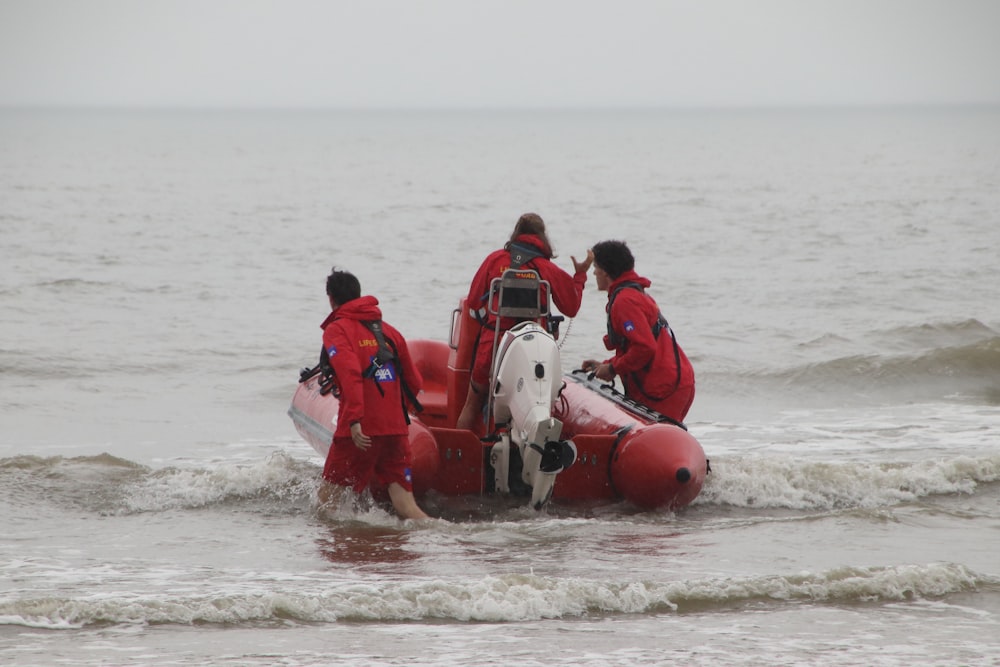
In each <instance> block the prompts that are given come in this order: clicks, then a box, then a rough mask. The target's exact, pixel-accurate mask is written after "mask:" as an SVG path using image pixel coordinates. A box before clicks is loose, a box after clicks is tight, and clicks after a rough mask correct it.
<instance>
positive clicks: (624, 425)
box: [289, 340, 707, 509]
mask: <svg viewBox="0 0 1000 667" xmlns="http://www.w3.org/2000/svg"><path fill="white" fill-rule="evenodd" d="M409 347H410V351H411V354H413V356H414V359H415V360H416V362H417V366H418V368H419V369H420V372H421V374H422V375H423V377H424V392H423V393H422V394H421V395H420V401H421V403H422V404H423V406H424V411H423V412H421V413H420V415H419V416H414V417H413V418H412V424H411V426H410V444H411V446H412V449H413V457H414V465H413V481H414V491H415V492H416V493H417V494H418V495H419V494H422V493H424V492H426V491H428V490H431V489H433V490H435V491H437V492H439V493H441V494H444V495H466V494H486V493H491V492H492V490H493V486H494V483H493V476H494V473H493V469H492V467H491V465H490V463H489V454H490V448H491V447H492V443H484V442H482V441H481V440H480V439H479V437H477V436H476V435H475V434H473V433H472V432H471V431H468V430H457V429H454V428H451V427H452V426H454V424H455V419H456V417H457V415H458V411H459V410H460V409H461V406H462V404H463V403H464V401H465V392H464V390H465V387H466V386H467V384H468V371H467V370H464V371H463V370H461V369H463V368H468V364H467V363H463V361H462V359H461V357H462V355H463V345H462V344H458V345H456V347H455V348H452V347H450V346H449V345H448V344H447V343H444V342H439V341H430V340H414V341H412V342H411V343H410V346H409ZM564 378H565V381H566V382H565V387H564V388H563V390H562V393H561V395H560V400H559V401H558V402H557V404H556V406H555V410H554V416H555V417H557V418H558V419H560V420H561V421H562V422H563V431H562V437H563V438H564V439H571V440H573V442H574V444H575V445H576V448H577V454H578V457H577V461H576V463H574V464H573V465H572V466H570V467H569V468H567V469H566V470H563V471H562V472H561V473H559V475H558V477H557V479H556V483H555V490H554V492H553V498H564V499H580V500H582V499H588V500H602V499H607V500H613V499H619V498H624V499H626V500H628V501H630V502H632V503H634V504H635V505H637V506H638V507H641V508H645V509H659V508H664V509H675V508H678V507H682V506H684V505H687V504H688V503H690V502H691V501H692V500H694V498H695V497H697V495H698V493H699V492H700V491H701V487H702V484H703V483H704V480H705V474H706V473H707V461H706V459H705V453H704V451H703V450H702V447H701V445H700V444H699V443H698V441H697V440H696V439H695V438H694V437H692V436H691V434H689V433H688V432H687V431H685V430H684V429H682V428H680V427H678V426H675V425H673V424H667V423H657V421H656V415H655V414H650V413H646V414H644V413H643V411H642V409H641V408H638V407H637V406H634V405H629V403H628V402H627V401H624V400H623V398H622V397H621V395H620V394H617V393H615V392H613V390H611V388H610V387H607V386H603V385H601V384H600V383H599V382H596V381H593V380H588V379H587V378H586V377H585V376H583V375H582V374H570V375H566V376H564ZM336 414H337V399H336V398H334V397H333V396H332V395H330V394H326V395H323V394H321V392H320V387H319V381H318V378H316V377H313V378H311V379H309V380H307V381H306V382H303V383H301V384H300V385H299V387H298V390H297V391H296V392H295V396H294V397H293V399H292V406H291V409H290V410H289V415H290V416H291V417H292V420H293V421H294V423H295V427H296V429H297V430H298V432H299V433H300V434H301V435H302V437H303V438H304V439H305V440H306V441H308V442H309V443H310V444H312V446H313V447H314V448H315V449H316V451H317V452H319V453H320V454H321V455H322V456H326V452H327V450H328V449H329V447H330V441H331V425H332V421H333V419H334V417H335V416H336Z"/></svg>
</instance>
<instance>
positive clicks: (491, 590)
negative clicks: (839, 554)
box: [0, 563, 1000, 629]
mask: <svg viewBox="0 0 1000 667" xmlns="http://www.w3.org/2000/svg"><path fill="white" fill-rule="evenodd" d="M308 583H309V586H308V587H307V588H317V587H319V588H322V589H324V590H325V591H326V592H303V591H302V590H296V589H295V588H294V587H293V585H292V582H287V581H286V582H282V584H283V585H282V586H281V588H282V589H284V590H257V591H250V592H226V591H217V592H214V593H212V594H210V595H188V594H184V592H183V591H178V592H175V593H174V594H170V595H141V594H95V595H90V596H81V597H74V598H65V597H48V598H30V597H29V598H24V599H16V600H10V599H8V600H4V601H2V602H0V624H9V625H22V626H26V627H36V628H52V629H65V628H79V627H84V626H87V625H93V624H104V623H112V624H126V625H128V624H164V623H167V624H181V625H189V624H192V623H218V624H232V625H240V624H245V623H257V622H281V621H282V620H283V619H296V620H299V621H305V622H336V621H415V620H433V619H443V620H452V621H461V622H518V621H529V620H537V619H545V618H563V617H579V616H583V615H593V614H612V615H614V614H645V613H652V612H678V611H680V612H685V611H699V612H703V613H704V612H709V611H711V610H713V609H716V610H726V609H731V608H733V607H734V606H740V605H744V604H747V603H748V602H760V603H768V604H772V605H773V604H782V603H789V602H803V601H805V602H812V603H824V604H853V603H857V602H889V601H912V600H916V599H925V598H941V597H945V596H948V595H951V594H955V593H961V592H965V591H972V590H975V589H977V588H979V587H983V586H986V587H991V588H994V589H995V588H996V587H997V586H998V585H1000V581H998V580H995V579H991V578H990V577H986V576H983V575H977V574H976V573H973V572H971V571H969V570H968V569H967V568H965V567H963V566H961V565H956V564H948V563H932V564H927V565H901V566H895V567H885V568H839V569H836V570H831V571H828V572H823V573H817V574H810V573H801V574H795V575H784V576H779V575H773V576H750V577H727V578H713V579H701V580H693V581H672V582H654V581H628V580H620V581H598V580H586V579H579V578H565V579H563V578H553V577H541V576H534V575H524V574H510V575H503V576H489V577H484V578H481V579H475V580H470V579H466V578H461V577H453V578H450V579H447V580H444V579H437V580H417V581H407V582H381V583H378V582H372V583H361V582H357V581H340V582H335V581H327V582H325V583H323V584H322V585H321V586H317V584H318V583H319V582H316V581H310V582H308Z"/></svg>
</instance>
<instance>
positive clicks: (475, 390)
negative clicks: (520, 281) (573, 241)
mask: <svg viewBox="0 0 1000 667" xmlns="http://www.w3.org/2000/svg"><path fill="white" fill-rule="evenodd" d="M553 257H554V253H553V252H552V245H551V243H549V237H548V235H547V234H546V233H545V221H543V220H542V217H541V216H540V215H538V214H537V213H525V214H524V215H522V216H521V217H520V218H519V219H518V221H517V224H516V225H515V226H514V231H513V233H512V234H511V235H510V240H509V241H508V242H507V244H506V245H504V247H503V248H501V249H500V250H495V251H494V252H492V253H490V254H489V255H488V256H487V257H486V259H485V260H483V263H482V264H481V265H480V266H479V270H478V271H476V275H475V276H474V277H473V279H472V284H471V285H470V287H469V295H468V297H467V298H466V304H467V306H468V308H469V310H470V312H471V314H472V316H473V317H474V318H475V319H476V320H477V321H478V322H479V324H480V325H481V327H482V329H481V331H480V332H479V343H478V345H477V346H476V350H475V358H474V361H473V365H472V377H471V381H470V383H469V392H468V394H467V395H466V401H465V406H464V407H463V408H462V412H461V414H460V415H459V416H458V420H457V423H456V424H455V428H466V429H472V430H473V431H476V432H480V431H481V430H482V429H481V428H480V427H481V426H482V425H483V407H484V406H485V404H486V399H487V398H488V397H487V395H486V394H487V390H488V388H489V387H488V385H489V382H490V370H491V366H492V363H493V341H494V339H495V338H496V324H497V322H496V318H495V317H494V316H493V315H492V314H490V312H489V308H488V307H487V306H488V303H489V299H490V285H491V283H492V281H493V279H494V278H499V277H500V275H501V274H502V273H503V272H504V271H506V270H507V269H508V268H511V267H513V268H521V267H523V268H525V269H531V270H533V271H535V272H537V273H538V277H539V278H540V279H541V280H545V281H547V282H548V283H549V286H550V287H551V290H552V300H553V301H554V302H555V306H556V308H558V309H559V312H560V313H562V314H564V315H567V316H569V317H574V316H575V315H576V314H577V312H578V311H579V310H580V302H581V300H582V299H583V286H584V284H585V283H586V282H587V271H588V270H589V269H590V262H591V260H590V259H589V257H588V259H586V260H585V261H583V262H578V261H576V258H575V257H571V258H570V259H572V260H573V275H572V276H571V275H569V274H568V273H567V272H566V271H564V270H562V269H561V268H559V267H558V266H556V264H555V263H554V262H553V261H552V258H553ZM514 324H515V323H514V322H509V323H508V322H505V321H503V320H502V321H501V322H500V325H501V329H500V333H503V332H504V331H506V330H508V329H510V328H511V327H512V326H514ZM480 434H481V433H480Z"/></svg>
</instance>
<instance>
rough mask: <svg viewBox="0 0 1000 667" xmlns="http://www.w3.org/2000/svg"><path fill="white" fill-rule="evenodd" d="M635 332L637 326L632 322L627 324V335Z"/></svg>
mask: <svg viewBox="0 0 1000 667" xmlns="http://www.w3.org/2000/svg"><path fill="white" fill-rule="evenodd" d="M633 331H635V325H634V324H632V320H629V321H628V322H626V323H625V333H632V332H633Z"/></svg>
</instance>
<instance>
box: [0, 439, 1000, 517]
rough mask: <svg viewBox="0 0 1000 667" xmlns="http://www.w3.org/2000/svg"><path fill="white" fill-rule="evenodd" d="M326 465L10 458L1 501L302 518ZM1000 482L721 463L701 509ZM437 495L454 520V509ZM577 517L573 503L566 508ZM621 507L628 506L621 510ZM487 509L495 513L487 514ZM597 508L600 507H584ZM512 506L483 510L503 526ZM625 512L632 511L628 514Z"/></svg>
mask: <svg viewBox="0 0 1000 667" xmlns="http://www.w3.org/2000/svg"><path fill="white" fill-rule="evenodd" d="M320 472H321V467H320V465H319V463H318V462H316V461H312V460H300V459H295V458H293V457H290V456H288V455H287V454H285V453H284V452H282V451H277V452H275V453H273V454H271V455H270V456H268V457H266V458H264V459H261V460H258V461H250V462H245V463H232V462H226V463H219V464H217V465H211V466H205V465H201V466H194V467H190V468H184V467H175V466H169V467H165V468H162V469H151V468H149V467H147V466H144V465H141V464H138V463H134V462H131V461H127V460H125V459H120V458H118V457H115V456H111V455H110V454H100V455H98V456H84V457H70V458H64V457H50V458H40V457H35V456H18V457H13V458H8V459H0V489H2V491H0V498H3V497H7V498H9V501H10V503H11V505H12V506H32V507H39V506H40V505H42V504H49V505H53V506H57V507H59V508H66V507H70V508H73V507H75V508H77V509H79V510H83V511H85V512H94V513H97V514H100V515H128V514H135V513H141V512H164V511H173V510H200V509H205V508H213V507H214V508H224V509H226V510H232V509H240V510H243V511H247V512H257V511H267V512H269V513H274V512H278V513H281V512H285V513H289V514H297V513H302V512H310V511H313V510H314V509H315V506H314V502H315V494H316V486H317V484H318V480H319V477H320ZM998 481H1000V454H989V453H986V454H984V455H983V456H978V457H973V456H959V457H953V458H941V459H931V460H921V461H913V462H895V461H894V462H868V461H846V462H842V463H841V462H836V463H830V462H821V461H809V460H802V458H801V457H796V456H793V455H786V454H766V455H763V454H762V455H747V456H727V457H722V458H713V459H712V473H711V474H709V475H708V477H707V478H706V482H705V486H704V487H703V488H702V491H701V494H700V495H699V496H698V497H697V498H696V499H695V501H694V503H693V504H694V505H697V506H713V505H723V506H731V507H744V508H757V509H774V508H782V509H791V510H802V511H815V510H840V509H851V508H860V509H872V508H878V507H888V506H893V505H897V504H900V503H906V502H912V501H915V500H919V499H922V498H927V497H931V496H948V495H968V494H974V493H977V492H980V491H982V489H983V487H984V485H989V484H993V483H996V482H998ZM450 500H453V501H454V504H455V505H456V506H458V505H461V504H462V503H463V500H462V499H448V498H444V497H436V498H435V502H436V503H437V504H438V505H440V509H441V510H442V511H444V512H445V513H448V509H449V501H450ZM556 504H557V505H559V506H560V507H559V509H558V510H553V511H558V513H559V514H560V515H562V516H567V517H571V516H573V515H574V511H573V506H574V505H573V503H572V502H569V501H561V502H560V501H556ZM613 505H615V506H619V505H620V503H613ZM484 507H485V506H484ZM581 508H586V509H581V511H584V512H587V511H589V510H591V509H592V503H587V504H583V505H581ZM503 511H504V508H503V507H502V506H497V507H496V508H494V511H493V512H492V513H491V512H489V511H486V512H482V517H480V518H481V519H485V520H490V519H495V518H496V516H495V515H496V513H497V512H500V513H502V512H503ZM621 511H622V512H625V513H630V511H629V509H628V508H625V507H622V508H621Z"/></svg>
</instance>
